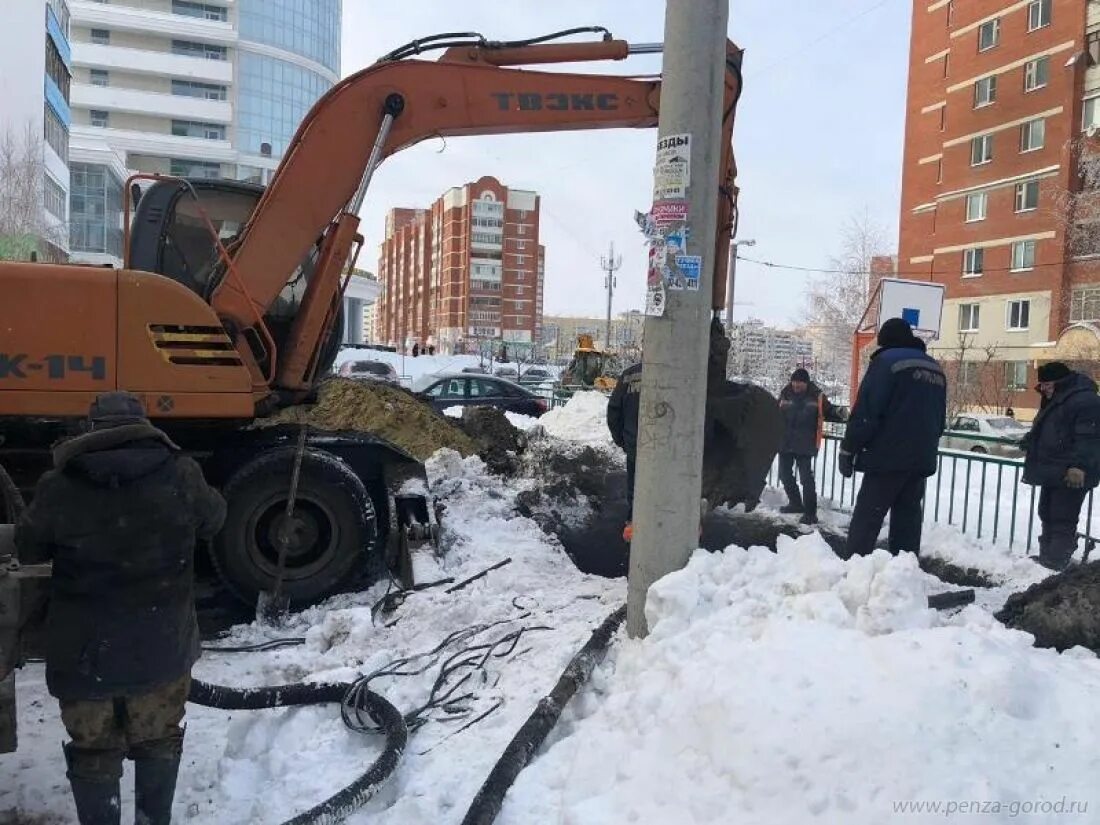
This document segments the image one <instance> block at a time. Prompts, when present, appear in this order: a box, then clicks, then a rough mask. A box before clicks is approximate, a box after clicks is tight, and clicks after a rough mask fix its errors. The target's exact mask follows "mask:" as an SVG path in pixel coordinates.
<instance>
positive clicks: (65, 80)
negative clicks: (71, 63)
mask: <svg viewBox="0 0 1100 825" xmlns="http://www.w3.org/2000/svg"><path fill="white" fill-rule="evenodd" d="M46 75H47V76H48V77H49V78H50V80H52V81H53V82H54V83H55V84H56V85H57V88H58V91H60V92H61V96H62V97H63V98H65V102H66V103H68V102H69V83H70V80H71V78H72V74H71V73H70V72H69V67H68V66H66V65H65V61H64V60H62V59H61V53H60V52H58V51H57V46H55V45H54V42H53V38H52V37H47V38H46Z"/></svg>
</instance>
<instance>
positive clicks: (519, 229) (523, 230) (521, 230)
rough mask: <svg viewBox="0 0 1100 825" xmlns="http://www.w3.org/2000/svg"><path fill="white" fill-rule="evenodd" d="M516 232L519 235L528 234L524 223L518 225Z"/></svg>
mask: <svg viewBox="0 0 1100 825" xmlns="http://www.w3.org/2000/svg"><path fill="white" fill-rule="evenodd" d="M516 234H517V235H526V234H527V227H526V226H525V225H524V224H522V223H521V224H520V225H519V226H517V227H516Z"/></svg>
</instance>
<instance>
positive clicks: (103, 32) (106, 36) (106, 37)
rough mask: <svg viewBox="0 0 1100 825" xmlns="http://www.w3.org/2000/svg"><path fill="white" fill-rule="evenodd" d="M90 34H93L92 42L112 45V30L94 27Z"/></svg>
mask: <svg viewBox="0 0 1100 825" xmlns="http://www.w3.org/2000/svg"><path fill="white" fill-rule="evenodd" d="M89 34H90V35H91V38H92V42H93V43H95V44H96V45H98V46H110V45H111V32H110V31H108V30H107V29H92V30H91V31H90V32H89Z"/></svg>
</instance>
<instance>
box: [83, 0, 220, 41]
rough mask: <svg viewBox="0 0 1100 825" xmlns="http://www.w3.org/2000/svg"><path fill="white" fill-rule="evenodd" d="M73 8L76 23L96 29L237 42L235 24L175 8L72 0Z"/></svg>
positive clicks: (182, 38)
mask: <svg viewBox="0 0 1100 825" xmlns="http://www.w3.org/2000/svg"><path fill="white" fill-rule="evenodd" d="M69 10H70V11H71V12H72V22H73V24H79V25H81V26H89V27H91V28H96V29H112V30H115V31H132V32H139V33H141V34H147V35H158V36H160V37H165V38H175V39H177V40H201V41H202V42H203V43H213V44H215V45H219V46H228V45H232V44H234V43H236V42H237V32H236V31H234V29H233V25H232V24H231V23H223V22H221V21H220V20H202V19H200V18H197V17H186V16H184V15H181V14H172V13H171V12H160V11H148V10H146V9H135V8H129V7H127V6H116V5H114V4H112V3H92V2H89V0H71V2H70V3H69Z"/></svg>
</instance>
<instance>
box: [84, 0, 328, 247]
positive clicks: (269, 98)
mask: <svg viewBox="0 0 1100 825" xmlns="http://www.w3.org/2000/svg"><path fill="white" fill-rule="evenodd" d="M69 7H70V8H71V12H72V24H71V27H72V28H71V31H72V43H73V56H72V63H73V82H72V123H73V125H72V150H71V151H72V159H71V160H72V166H71V168H72V175H73V181H74V185H73V192H72V214H71V217H70V223H71V229H72V232H71V237H72V247H73V249H72V254H73V258H74V259H75V260H84V261H89V262H96V263H108V262H116V263H117V262H119V261H120V260H121V255H122V231H121V227H122V223H121V221H122V218H121V202H122V186H123V183H124V181H125V178H126V174H127V173H126V170H130V171H139V172H156V173H161V174H172V175H186V176H192V177H210V178H217V177H222V178H234V179H239V180H249V181H254V182H257V183H264V182H266V181H267V179H268V177H269V176H270V173H271V170H273V169H275V167H276V166H278V163H279V159H280V158H281V157H282V154H283V152H285V151H286V147H287V145H288V144H289V142H290V140H291V138H292V137H293V135H294V132H295V130H296V129H297V127H298V124H299V122H300V121H301V120H302V118H303V117H304V116H305V114H306V112H307V111H308V110H309V108H310V107H311V106H312V105H313V103H314V102H315V101H316V100H317V98H318V97H320V96H321V95H322V94H324V93H325V92H326V91H327V90H328V89H329V88H331V86H332V85H333V84H334V83H335V82H336V81H337V80H338V79H339V72H340V26H341V4H340V0H203V2H196V1H195V0H69Z"/></svg>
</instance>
